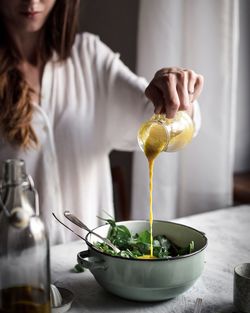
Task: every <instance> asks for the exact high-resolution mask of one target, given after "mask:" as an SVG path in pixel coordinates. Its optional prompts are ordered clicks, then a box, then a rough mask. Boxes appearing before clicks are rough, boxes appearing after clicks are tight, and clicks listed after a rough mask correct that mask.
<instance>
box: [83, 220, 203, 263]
mask: <svg viewBox="0 0 250 313" xmlns="http://www.w3.org/2000/svg"><path fill="white" fill-rule="evenodd" d="M128 222H129V223H132V222H134V223H136V222H149V220H126V221H119V222H116V223H117V224H118V225H119V224H123V223H128ZM154 222H161V223H167V224H174V225H180V226H184V227H186V228H189V229H192V230H193V231H195V232H197V233H199V234H200V235H201V236H202V237H203V239H204V240H205V244H204V246H203V247H202V248H201V249H199V250H197V251H194V252H192V253H189V254H185V255H180V256H173V257H168V258H156V259H139V258H124V257H122V256H119V255H111V254H108V253H106V252H102V251H100V250H98V249H97V248H96V247H95V246H94V245H93V244H92V243H91V242H89V240H88V237H89V236H90V235H91V232H88V233H87V235H86V236H85V239H86V244H87V245H88V247H89V248H90V249H92V250H94V251H95V252H97V253H99V254H102V255H105V256H107V257H110V258H115V259H122V260H128V261H136V262H163V261H174V260H179V259H185V258H189V257H192V256H194V255H196V254H198V253H201V252H202V251H203V250H204V249H206V247H207V244H208V239H207V237H206V234H205V233H204V232H202V231H200V230H198V229H196V228H194V227H191V226H188V225H185V224H181V223H177V222H172V221H163V220H154ZM104 226H108V223H106V224H103V225H100V226H97V227H95V228H94V229H92V231H95V230H97V229H98V228H101V227H104Z"/></svg>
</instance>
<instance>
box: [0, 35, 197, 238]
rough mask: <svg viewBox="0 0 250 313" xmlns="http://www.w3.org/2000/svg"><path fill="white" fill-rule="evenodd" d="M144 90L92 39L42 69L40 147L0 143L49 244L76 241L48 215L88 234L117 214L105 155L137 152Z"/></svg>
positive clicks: (145, 108) (36, 118) (0, 155)
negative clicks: (30, 194) (20, 165)
mask: <svg viewBox="0 0 250 313" xmlns="http://www.w3.org/2000/svg"><path fill="white" fill-rule="evenodd" d="M146 86H147V82H146V80H145V79H143V78H140V77H138V76H136V75H135V74H133V73H132V72H131V71H130V70H129V69H128V68H127V67H126V66H125V65H124V64H123V63H122V62H121V61H120V59H119V55H118V54H116V53H113V52H112V51H111V50H110V49H109V48H108V47H107V46H106V45H105V44H104V43H102V42H101V41H100V40H99V38H98V37H97V36H94V35H92V34H89V33H84V34H78V35H77V36H76V40H75V43H74V45H73V48H72V54H71V56H70V57H69V58H68V59H67V60H66V61H65V62H63V63H59V62H57V60H56V55H55V56H54V57H53V59H52V60H51V61H50V62H48V63H47V64H46V67H45V70H44V74H43V79H42V89H41V94H42V97H41V103H40V105H37V104H34V108H35V110H34V115H33V127H34V129H35V131H36V134H37V136H38V138H39V142H40V144H39V147H38V148H36V149H30V150H28V151H23V150H20V149H16V148H13V147H12V146H11V145H9V144H8V143H6V142H4V141H3V140H2V141H1V142H0V161H3V160H5V159H9V158H21V159H23V160H25V163H26V169H27V172H28V174H30V175H31V176H32V177H33V179H34V182H35V187H36V189H37V190H38V194H39V199H40V214H41V216H42V218H43V220H44V222H45V224H46V226H47V229H48V231H49V235H50V243H51V244H57V243H62V242H65V241H68V240H72V239H76V238H77V237H75V235H73V234H72V233H71V232H70V231H68V230H67V229H65V228H64V227H63V226H62V225H61V224H59V223H58V222H57V221H56V220H55V219H54V218H53V216H52V212H54V213H55V214H56V215H57V216H58V217H59V218H60V219H62V220H64V221H65V218H64V217H63V212H64V211H65V210H70V211H72V212H74V213H75V214H76V215H77V216H79V218H80V219H82V221H84V222H85V223H86V224H87V225H88V226H89V227H90V228H93V227H96V226H97V225H98V224H100V219H98V217H97V216H101V217H107V215H106V213H105V212H108V213H109V214H111V215H112V216H113V215H114V211H113V195H112V180H111V174H110V164H109V153H110V152H111V150H113V149H116V150H126V151H132V150H135V149H138V144H137V131H138V128H139V126H140V124H141V123H142V122H143V121H144V120H146V119H148V118H149V117H150V116H151V115H152V114H153V105H152V104H150V103H149V101H148V100H147V99H146V97H145V96H144V90H145V88H146ZM196 111H197V109H196ZM196 115H197V113H196ZM196 119H197V118H196ZM198 120H199V118H198ZM198 124H199V121H198V122H197V125H198ZM198 127H199V126H198ZM66 223H67V221H66ZM69 223H70V222H68V224H69ZM70 226H72V224H71V223H70ZM75 230H77V232H79V233H81V230H79V229H76V228H75Z"/></svg>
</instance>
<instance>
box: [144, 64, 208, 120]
mask: <svg viewBox="0 0 250 313" xmlns="http://www.w3.org/2000/svg"><path fill="white" fill-rule="evenodd" d="M202 87H203V76H202V75H198V74H196V73H195V72H194V71H192V70H188V69H182V68H179V67H170V68H163V69H161V70H159V71H158V72H156V74H155V76H154V78H153V79H152V81H151V82H150V84H149V85H148V87H147V88H146V90H145V95H146V96H147V97H148V98H149V99H150V100H151V101H152V102H153V104H154V106H155V113H156V114H159V113H161V114H166V117H168V118H173V117H174V116H175V114H176V112H177V111H178V110H184V111H187V112H188V113H189V115H190V116H192V113H193V105H192V103H193V101H194V100H196V99H197V98H198V97H199V95H200V93H201V91H202Z"/></svg>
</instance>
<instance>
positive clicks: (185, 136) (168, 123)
mask: <svg viewBox="0 0 250 313" xmlns="http://www.w3.org/2000/svg"><path fill="white" fill-rule="evenodd" d="M193 133H194V125H193V121H192V119H191V118H190V116H189V115H188V114H187V113H185V112H183V111H179V112H177V114H176V117H175V118H174V119H167V118H166V117H165V116H164V115H160V114H158V115H154V116H153V117H152V119H151V120H149V121H147V122H145V123H144V124H143V125H142V126H141V128H140V130H139V133H138V142H139V146H140V147H141V148H142V150H143V151H144V153H145V156H146V157H147V160H148V167H149V223H150V255H144V256H142V257H139V258H140V259H153V258H156V257H155V256H154V255H153V219H154V218H153V172H154V161H155V159H156V157H157V156H158V155H159V154H160V153H161V152H162V151H177V150H179V149H181V148H182V147H184V146H185V145H186V144H187V143H188V142H189V141H190V140H191V139H192V137H193Z"/></svg>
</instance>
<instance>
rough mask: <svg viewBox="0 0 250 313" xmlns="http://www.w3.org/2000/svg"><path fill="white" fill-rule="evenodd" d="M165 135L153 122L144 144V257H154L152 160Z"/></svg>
mask: <svg viewBox="0 0 250 313" xmlns="http://www.w3.org/2000/svg"><path fill="white" fill-rule="evenodd" d="M167 139H168V138H167V135H166V131H165V129H164V127H162V126H161V125H157V124H155V125H154V126H152V127H151V128H150V131H149V134H148V136H147V139H146V141H145V144H144V153H145V156H146V157H147V159H148V169H149V224H150V255H144V256H143V258H144V259H152V258H155V257H154V255H153V252H154V251H153V220H154V215H153V174H154V161H155V159H156V157H157V156H158V155H159V154H160V153H161V152H162V151H163V150H164V148H165V147H166V145H167Z"/></svg>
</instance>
